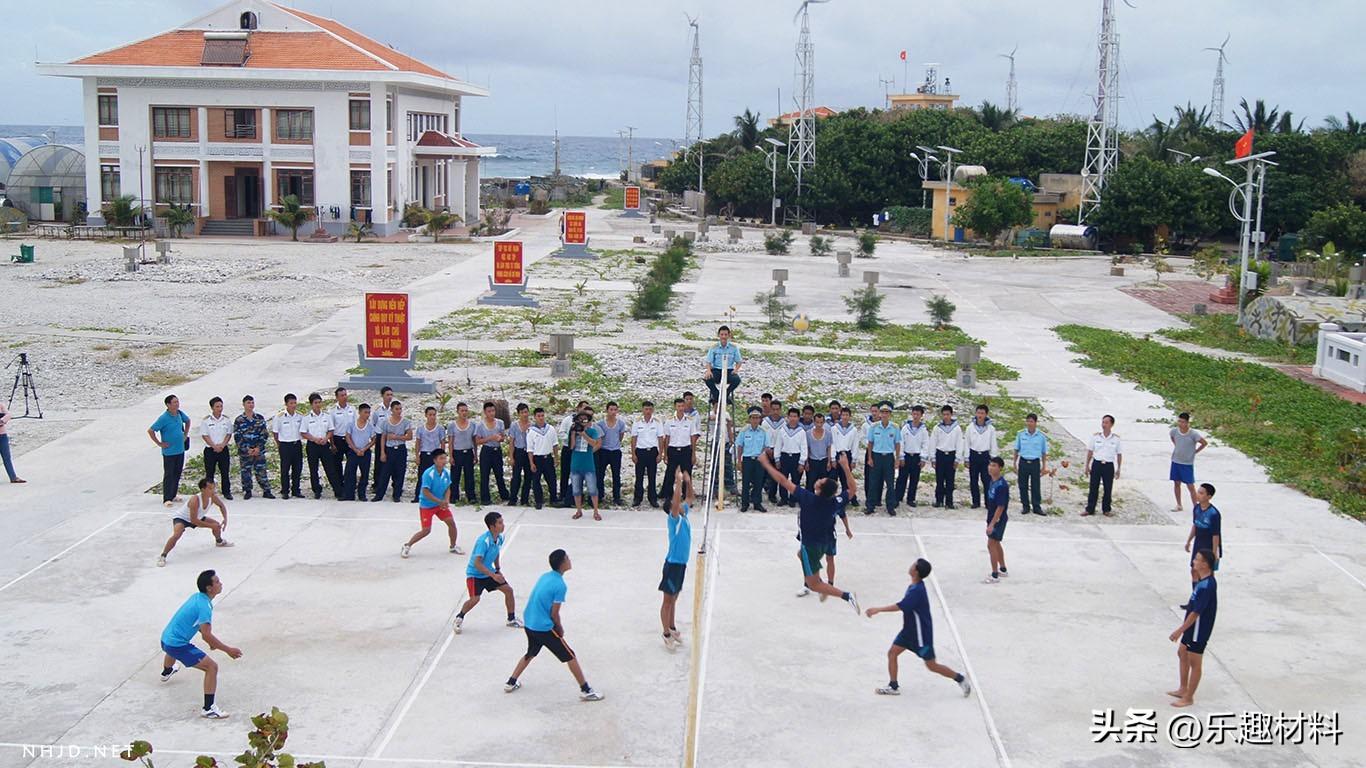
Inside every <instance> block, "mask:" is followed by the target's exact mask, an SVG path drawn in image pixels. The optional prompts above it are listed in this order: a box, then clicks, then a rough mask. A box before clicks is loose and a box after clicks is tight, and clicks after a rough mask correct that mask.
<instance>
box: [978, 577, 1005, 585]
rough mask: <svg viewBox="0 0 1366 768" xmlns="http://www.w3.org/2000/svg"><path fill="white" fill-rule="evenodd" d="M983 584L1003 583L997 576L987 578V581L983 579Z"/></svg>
mask: <svg viewBox="0 0 1366 768" xmlns="http://www.w3.org/2000/svg"><path fill="white" fill-rule="evenodd" d="M982 583H983V584H1000V583H1001V580H1000V579H998V578H997V577H995V576H988V577H986V578H985V579H982Z"/></svg>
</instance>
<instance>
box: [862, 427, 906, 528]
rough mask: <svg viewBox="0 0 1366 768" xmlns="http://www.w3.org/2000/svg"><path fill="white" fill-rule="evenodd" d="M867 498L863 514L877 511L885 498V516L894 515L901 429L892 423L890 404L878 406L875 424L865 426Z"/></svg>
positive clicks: (899, 464) (899, 463)
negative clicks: (881, 498) (866, 438)
mask: <svg viewBox="0 0 1366 768" xmlns="http://www.w3.org/2000/svg"><path fill="white" fill-rule="evenodd" d="M867 451H868V457H867V459H866V462H867V465H868V495H867V496H866V497H865V498H864V507H863V514H865V515H871V514H873V512H875V511H876V510H877V503H878V501H879V500H880V497H882V496H886V501H887V514H889V515H895V514H896V502H897V498H896V470H897V469H898V468H900V467H901V427H898V426H897V425H895V424H893V423H892V404H891V403H887V402H884V403H882V404H881V405H879V406H878V421H875V422H873V423H872V424H869V425H868V448H867Z"/></svg>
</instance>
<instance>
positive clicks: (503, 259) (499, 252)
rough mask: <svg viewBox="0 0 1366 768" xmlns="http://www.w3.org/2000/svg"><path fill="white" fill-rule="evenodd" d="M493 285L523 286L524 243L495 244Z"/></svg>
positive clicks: (504, 242) (498, 242)
mask: <svg viewBox="0 0 1366 768" xmlns="http://www.w3.org/2000/svg"><path fill="white" fill-rule="evenodd" d="M493 284H494V285H521V284H522V241H520V240H499V241H497V242H495V243H494V244H493Z"/></svg>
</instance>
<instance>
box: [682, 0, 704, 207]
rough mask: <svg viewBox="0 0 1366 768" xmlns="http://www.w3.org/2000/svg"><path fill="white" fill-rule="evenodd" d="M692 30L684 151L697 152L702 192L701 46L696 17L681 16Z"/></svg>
mask: <svg viewBox="0 0 1366 768" xmlns="http://www.w3.org/2000/svg"><path fill="white" fill-rule="evenodd" d="M683 15H684V17H686V18H687V19H688V26H689V27H691V28H692V56H691V57H689V59H688V122H687V125H685V126H684V128H683V146H684V147H686V151H688V152H692V151H693V150H694V149H695V150H696V151H697V191H699V192H701V191H702V166H703V164H704V163H705V161H706V152H705V151H703V148H702V139H703V136H702V46H701V40H700V37H701V32H700V31H699V29H698V26H697V17H695V16H688V15H687V14H686V13H685V14H683Z"/></svg>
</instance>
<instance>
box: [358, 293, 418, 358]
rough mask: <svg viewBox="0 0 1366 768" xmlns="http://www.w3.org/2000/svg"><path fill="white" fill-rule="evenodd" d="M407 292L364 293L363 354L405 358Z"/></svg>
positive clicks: (371, 356)
mask: <svg viewBox="0 0 1366 768" xmlns="http://www.w3.org/2000/svg"><path fill="white" fill-rule="evenodd" d="M408 327H409V326H408V294H406V293H367V294H365V356H366V357H369V358H373V359H379V360H407V359H408Z"/></svg>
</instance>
